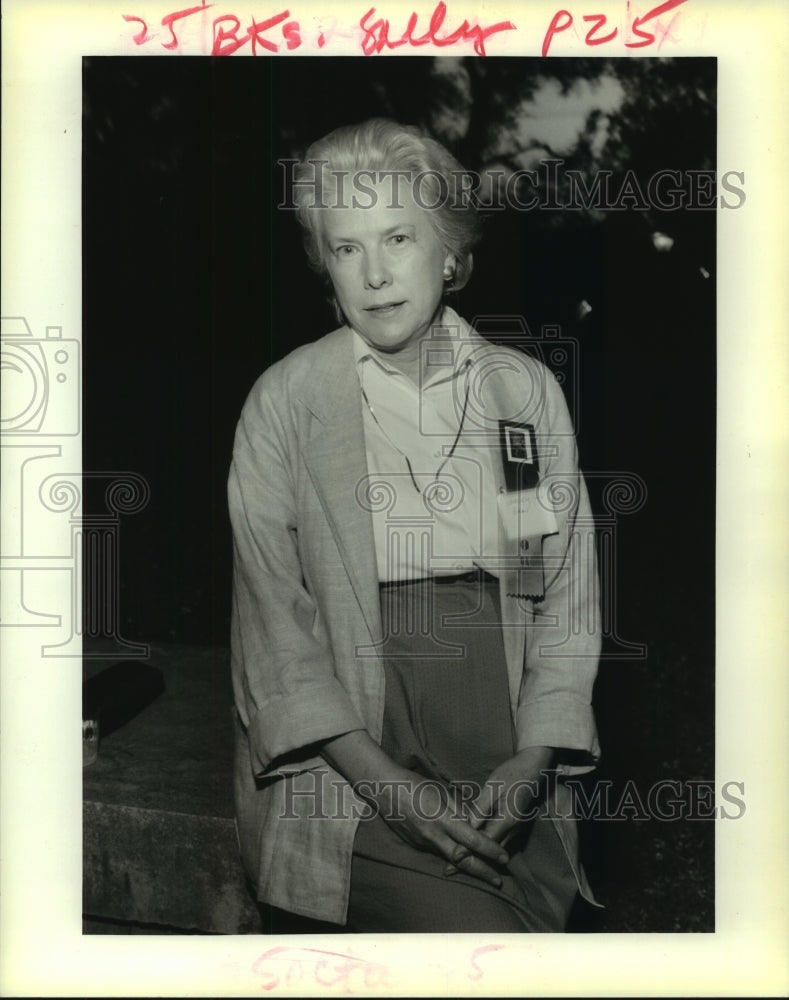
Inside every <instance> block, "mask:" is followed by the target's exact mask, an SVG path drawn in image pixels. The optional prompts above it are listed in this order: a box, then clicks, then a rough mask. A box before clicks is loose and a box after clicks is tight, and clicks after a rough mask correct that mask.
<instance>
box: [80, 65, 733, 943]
mask: <svg viewBox="0 0 789 1000" xmlns="http://www.w3.org/2000/svg"><path fill="white" fill-rule="evenodd" d="M435 62H436V61H435V60H434V59H431V58H421V57H417V58H398V59H389V60H387V59H383V58H381V59H369V60H368V59H361V58H356V59H336V58H332V59H325V58H323V59H310V58H299V59H265V58H256V59H251V58H250V59H204V58H178V59H157V58H139V57H135V58H130V59H123V58H89V59H86V60H85V62H84V99H85V108H84V161H83V163H84V171H83V176H84V201H83V204H84V209H83V227H84V228H83V275H84V288H83V293H84V305H83V316H84V331H83V343H84V428H85V430H84V434H83V448H84V457H83V467H84V469H85V470H86V471H108V470H112V471H124V470H128V471H133V472H135V473H138V474H139V475H142V476H144V477H145V479H146V480H147V481H148V483H149V485H150V491H151V499H150V501H149V503H148V504H147V506H146V507H145V508H144V509H143V510H141V511H140V512H138V513H136V514H134V515H133V516H128V517H126V518H125V519H124V520H123V521H122V525H121V531H120V555H119V558H120V591H119V607H120V618H119V621H120V630H121V633H122V636H123V638H124V639H126V640H136V641H140V642H146V643H149V642H156V643H173V644H176V643H177V644H192V645H194V644H197V645H208V646H226V645H227V644H228V623H229V607H230V569H231V541H230V529H229V523H228V518H227V512H226V502H225V484H226V477H227V470H228V466H229V462H230V456H231V449H232V439H233V431H234V428H235V422H236V419H237V417H238V413H239V411H240V409H241V406H242V403H243V401H244V398H245V396H246V394H247V392H248V391H249V389H250V387H251V385H252V383H253V382H254V380H255V378H256V377H257V375H258V374H259V373H260V372H261V371H262V370H263V369H264V368H265V367H267V366H268V365H269V364H270V363H271V362H272V361H274V360H276V359H277V358H279V357H282V356H283V355H285V354H286V353H288V352H289V351H290V350H291V349H293V348H294V347H296V346H298V345H299V344H301V343H304V342H307V341H310V340H314V339H316V338H317V337H319V336H321V335H322V334H323V333H325V332H327V331H328V330H329V329H331V328H333V326H334V325H336V324H335V322H334V320H333V317H332V314H331V311H330V310H329V308H328V305H327V303H326V299H325V293H324V289H323V286H322V284H321V282H320V281H319V280H318V278H317V277H316V276H315V275H313V274H311V273H310V272H309V271H308V270H307V267H306V264H305V260H304V256H303V252H302V249H301V242H300V239H301V238H300V234H299V232H298V231H297V226H296V223H295V219H294V218H293V214H292V213H290V212H285V211H278V210H277V209H276V204H277V202H278V201H279V200H280V199H281V196H282V183H281V172H280V169H279V168H278V167H277V166H276V160H277V159H278V158H279V157H288V156H291V157H293V156H298V155H299V154H300V153H303V151H304V149H305V147H306V145H308V143H309V142H310V141H312V140H313V139H315V138H317V137H319V136H321V135H323V134H325V133H326V132H327V131H329V130H330V129H331V128H334V127H336V126H337V125H340V124H347V123H349V122H353V121H359V120H362V119H364V118H366V117H370V116H372V115H381V114H383V115H386V116H389V117H394V118H397V119H399V120H401V121H404V122H409V123H415V124H422V125H424V126H425V127H427V128H428V129H430V130H431V131H432V132H433V133H434V134H435V135H436V137H437V138H439V139H440V140H442V141H444V142H445V144H446V145H447V146H449V147H450V148H451V149H452V150H453V152H455V153H456V155H457V156H458V158H459V159H460V160H461V162H462V163H463V164H464V166H466V167H467V168H469V169H476V170H480V169H482V168H483V167H484V166H486V165H490V164H491V163H492V162H495V163H498V164H502V163H503V164H504V165H505V166H508V165H509V166H510V167H512V165H513V163H515V165H517V162H516V161H513V160H510V161H508V160H507V156H506V154H502V136H503V135H506V127H507V124H508V122H509V121H510V120H511V116H512V114H513V113H514V112H513V109H515V108H516V107H517V105H518V102H519V101H521V100H528V99H529V97H530V95H532V94H534V93H535V92H536V91H537V90H538V89H539V87H540V86H541V84H542V82H543V81H544V79H545V78H546V77H554V78H556V79H557V80H559V81H560V83H561V85H562V87H563V88H564V90H565V91H568V90H569V89H570V88H572V86H573V85H574V84H575V83H576V82H577V81H578V80H595V79H597V78H599V76H600V74H601V73H604V72H605V73H609V74H613V75H615V76H616V78H617V79H618V80H619V81H620V83H621V85H622V87H623V89H624V92H625V100H624V102H623V103H622V105H621V107H620V109H619V110H618V111H617V112H616V113H614V114H611V115H609V118H608V140H607V142H606V144H605V146H604V148H603V149H602V150H600V149H599V148H598V147H595V145H594V143H593V135H594V128H595V126H596V124H597V123H598V119H599V113H597V112H592V113H591V114H590V119H589V122H588V127H587V129H586V130H585V132H584V133H583V134H582V135H581V136H580V138H579V141H578V143H577V144H576V146H575V147H574V148H573V149H572V151H571V152H569V153H563V154H561V155H562V157H563V158H564V159H565V161H566V164H565V166H566V167H577V168H578V169H581V170H584V171H586V172H587V173H588V175H589V176H590V177H591V175H592V173H593V171H594V170H596V169H602V168H605V169H611V170H613V171H614V173H615V174H616V176H621V175H622V173H623V171H624V170H626V169H633V170H634V171H635V172H636V174H637V175H638V177H639V178H640V179H642V180H643V181H644V182H646V180H647V179H648V178H649V177H650V176H651V175H652V174H653V173H654V172H656V171H657V170H661V169H672V170H679V171H683V172H687V171H692V170H710V169H713V170H714V168H715V138H716V116H715V80H716V68H715V61H714V60H712V59H677V60H650V59H633V60H629V59H625V60H587V59H547V60H537V59H484V60H480V59H469V60H459V61H457V65H458V66H459V69H460V71H461V73H460V77H458V75H457V74H455V77H454V78H453V77H452V76H451V75H450V76H447V75H446V74H440V73H437V72H436V66H435ZM458 79H460V80H461V82H462V86H459V85H458ZM558 112H559V108H558V107H557V113H558ZM453 115H454V116H455V117H454V118H453V117H452V116H453ZM458 115H460V118H461V119H462V121H463V122H464V128H463V129H462V130H458V129H456V128H455V129H453V128H451V127H450V126H448V125H447V122H448V121H450V122H451V121H453V120H454V121H456V120H457V116H458ZM535 148H537V144H535ZM539 148H540V149H541V150H542V152H543V154H544V155H546V156H555V155H557V154H556V153H555V151H553V150H551V149H550V148H546V147H545V146H544V145H543V146H542V147H539ZM522 151H523V150H520V151H518V152H522ZM511 152H512V151H511V150H510V153H511ZM685 176H687V174H686V173H685ZM558 193H559V194H560V195H561V192H558ZM655 231H661V232H664V233H666V234H668V235H670V236H671V238H672V239H673V240H674V245H673V247H672V249H671V250H670V251H669V252H667V253H658V252H657V250H656V249H655V246H654V245H653V241H652V234H653V233H654V232H655ZM702 267H703V268H704V269H705V270H706V272H707V273H708V274H709V277H704V275H703V274H702V272H701V270H700V268H702ZM714 282H715V213H714V211H710V210H706V211H705V210H695V211H694V210H680V211H673V212H660V211H657V210H656V209H654V208H649V210H648V211H644V210H637V209H634V208H631V209H624V210H622V211H608V212H605V211H603V212H596V211H565V212H561V211H550V210H540V211H532V212H525V213H519V212H515V211H507V212H503V213H496V214H494V215H491V217H490V218H489V219H488V221H487V224H486V234H485V238H484V241H483V244H482V246H481V247H480V250H479V252H478V253H477V255H476V267H475V273H474V276H473V278H472V280H471V282H470V284H469V285H468V286H467V288H466V289H464V290H463V292H461V293H460V295H459V296H458V299H457V301H456V302H455V303H453V304H454V305H455V307H456V308H457V309H458V311H459V312H460V313H461V314H462V315H464V316H465V317H466V318H468V319H473V318H474V317H478V316H491V315H493V316H504V315H509V316H511V315H520V316H523V317H524V318H525V320H526V322H527V323H528V326H529V329H530V332H531V333H532V335H537V334H539V332H540V330H541V328H542V327H543V325H545V324H550V325H560V326H561V328H562V333H563V335H564V336H566V337H572V338H575V339H576V340H577V342H578V368H577V373H578V380H579V386H580V400H579V407H578V412H577V416H578V428H577V430H578V440H579V448H580V456H581V465H582V467H583V468H584V469H585V470H587V471H588V472H589V473H590V476H589V486H590V493H591V496H592V502H593V507H594V509H595V513H596V514H598V515H599V514H601V513H604V508H603V504H602V492H601V491H602V485H603V480H601V479H598V478H596V477H595V476H594V475H592V473H594V472H606V473H611V474H613V473H615V472H629V473H633V474H636V475H638V476H639V477H641V479H642V480H643V481H644V483H645V484H646V487H647V502H646V503H645V505H644V506H643V507H642V509H640V510H639V511H637V512H634V513H632V514H630V515H626V516H622V517H620V518H619V520H618V523H617V527H616V536H617V555H616V571H617V578H616V593H615V599H614V605H615V613H616V629H617V631H618V635H619V637H620V638H621V639H624V640H628V641H631V642H635V643H643V644H645V645H646V646H647V648H648V655H647V657H646V658H640V659H621V658H610V655H611V654H613V653H615V652H617V651H619V647H618V644H617V642H616V640H615V638H613V637H609V638H608V639H607V640H606V643H607V645H606V653H607V654H609V658H607V657H606V656H605V655H604V658H603V661H602V663H601V669H600V676H599V680H598V684H597V688H596V692H595V704H596V710H597V716H598V724H599V729H600V737H601V742H602V745H603V748H604V755H605V756H604V759H603V762H602V765H601V768H600V769H599V771H598V774H597V777H598V778H602V779H605V780H609V781H611V782H612V783H613V788H614V793H613V796H612V797H613V799H614V800H616V799H617V795H618V794H619V793H621V792H622V791H623V790H625V788H626V783H627V782H628V781H633V782H634V784H635V786H636V787H637V789H638V791H639V792H640V793H641V795H642V796H643V797H645V796H646V793H647V791H648V789H649V788H650V787H651V786H652V785H654V783H655V782H657V781H661V780H677V781H681V782H687V781H689V780H709V781H712V779H713V777H714V758H713V746H714V645H713V642H714V529H715V495H714V487H715V313H714V302H715V290H714ZM582 300H585V301H586V302H588V303H589V304H590V305H591V306H592V310H591V312H590V313H588V315H586V316H585V318H583V319H580V318H579V312H578V306H579V303H580V302H581V301H582ZM316 377H319V373H316ZM86 490H87V493H86V497H87V503H88V504H89V505H92V508H91V509H92V510H93V513H94V514H95V513H100V512H101V503H102V499H101V496H100V495H99V494H96V495H95V496H94V495H93V494H92V492H91V489H90V483H87V484H86ZM88 639H90V637H89V636H88ZM591 787H592V786H591V785H590V789H591ZM636 811H637V810H636ZM585 842H586V845H587V851H588V858H587V867H588V869H589V872H590V875H591V877H592V880H593V883H594V885H595V888H596V890H597V892H598V896H599V898H600V899H601V900H602V901H603V902H604V903H606V905H607V910H606V912H605V913H604V914H586V915H584V916H583V917H581V918H579V920H578V927H577V929H579V930H605V931H710V930H712V929H713V928H714V913H713V823H712V822H710V821H707V822H704V821H695V822H693V821H682V822H680V821H677V822H670V823H667V822H660V821H659V820H656V819H654V818H653V819H649V820H645V819H641V820H640V819H636V818H633V817H632V814H631V818H630V819H629V820H628V821H627V822H608V823H596V824H594V825H592V826H591V827H590V829H588V830H587V831H586V838H585Z"/></svg>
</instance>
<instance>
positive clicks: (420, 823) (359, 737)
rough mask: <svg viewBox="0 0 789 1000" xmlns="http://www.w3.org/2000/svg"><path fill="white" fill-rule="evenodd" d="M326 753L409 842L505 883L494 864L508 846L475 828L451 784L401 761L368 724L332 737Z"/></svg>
mask: <svg viewBox="0 0 789 1000" xmlns="http://www.w3.org/2000/svg"><path fill="white" fill-rule="evenodd" d="M321 754H322V756H323V757H324V759H325V760H326V761H328V763H329V764H331V766H332V767H334V768H335V769H336V770H337V771H339V772H340V774H342V775H343V777H345V778H347V779H348V781H349V782H350V783H351V784H352V785H353V786H354V789H355V790H356V792H357V794H359V795H361V796H363V797H364V798H365V799H366V800H367V801H368V802H370V803H371V804H373V805H374V806H375V808H376V809H377V810H378V812H379V813H380V815H381V816H382V818H383V819H384V821H385V822H386V823H388V825H389V826H390V827H391V828H392V829H393V830H394V831H395V832H396V833H397V834H398V836H400V837H401V838H402V839H403V840H405V841H406V842H407V843H409V844H411V845H412V846H414V847H416V848H417V849H419V850H421V851H431V852H432V853H433V854H437V855H438V856H439V857H442V858H444V859H445V860H446V861H448V862H450V863H454V864H461V866H462V869H463V871H464V872H465V873H466V874H468V875H473V876H475V877H476V878H480V879H482V880H483V881H485V882H488V883H490V884H491V885H495V886H500V885H501V877H500V876H499V874H498V872H497V871H496V869H495V868H494V867H493V865H495V864H499V865H502V864H506V862H507V860H508V856H507V853H506V851H505V850H504V849H503V848H502V846H501V845H500V844H499V843H497V842H496V840H495V839H494V838H493V837H491V836H490V834H489V833H488V832H487V831H483V830H480V829H476V828H475V825H474V824H473V823H472V821H471V820H472V814H471V811H470V810H469V809H468V807H465V808H464V807H463V804H462V802H460V800H459V799H458V798H457V797H456V796H455V794H454V792H453V791H452V790H451V789H447V788H444V787H443V786H441V785H439V783H438V782H435V781H427V780H426V779H425V778H423V777H422V776H421V775H419V774H416V773H414V772H413V771H409V770H407V769H406V768H403V767H399V766H398V765H396V764H395V763H394V761H392V760H391V759H390V758H389V757H388V756H387V755H386V754H385V753H384V752H383V750H381V748H380V747H379V746H378V744H377V743H375V741H374V740H373V739H372V738H371V737H370V736H369V734H368V733H366V732H365V731H364V730H356V731H354V732H350V733H345V734H344V735H342V736H338V737H336V738H335V739H333V740H329V741H327V742H326V743H325V744H324V745H323V747H322V750H321Z"/></svg>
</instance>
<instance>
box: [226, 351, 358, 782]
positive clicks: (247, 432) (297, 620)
mask: <svg viewBox="0 0 789 1000" xmlns="http://www.w3.org/2000/svg"><path fill="white" fill-rule="evenodd" d="M270 372H271V369H269V372H267V373H266V374H265V375H264V376H262V377H261V378H260V379H259V380H258V382H257V383H256V385H255V387H254V388H253V390H252V392H251V393H250V396H249V397H248V399H247V402H246V404H245V406H244V409H243V411H242V414H241V418H240V420H239V423H238V427H237V430H236V436H235V443H234V448H233V461H232V465H231V469H230V476H229V481H228V506H229V513H230V521H231V526H232V531H233V604H232V623H231V665H232V673H233V689H234V696H235V702H236V708H237V711H238V714H239V716H240V718H241V722H242V723H243V725H244V726H245V727H246V730H247V734H248V738H249V745H250V754H251V761H252V768H253V772H254V774H255V775H256V776H258V777H260V776H264V775H266V774H272V773H276V772H277V771H278V770H280V769H281V770H282V771H288V772H293V771H294V770H300V769H306V768H308V767H313V766H317V765H319V764H323V763H324V762H323V760H322V759H321V758H319V757H318V756H317V753H316V748H315V744H316V743H319V742H320V741H322V740H326V739H330V738H332V737H334V736H339V735H341V734H342V733H345V732H350V731H351V730H355V729H363V728H364V724H363V723H362V721H361V719H360V718H359V716H358V714H357V712H356V710H355V709H354V707H353V705H352V703H351V701H350V699H349V697H348V694H347V693H346V691H345V690H344V688H343V687H342V686H341V684H340V683H339V681H338V680H337V678H336V676H335V671H334V660H333V656H332V651H331V648H330V646H329V641H328V638H327V636H326V631H325V628H324V627H323V624H322V622H321V620H320V616H319V614H318V610H317V607H316V604H315V602H314V601H313V598H312V597H311V595H310V594H309V592H308V591H307V589H306V587H305V583H304V577H303V573H302V567H301V562H300V558H299V549H298V533H299V511H298V509H297V501H296V480H297V466H298V462H299V442H298V435H297V433H296V430H295V425H294V421H293V419H292V416H291V407H290V404H289V402H288V400H287V398H286V396H285V394H284V393H283V392H281V391H277V383H276V381H275V379H274V378H273V377H268V378H267V376H268V375H269V373H270Z"/></svg>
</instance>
